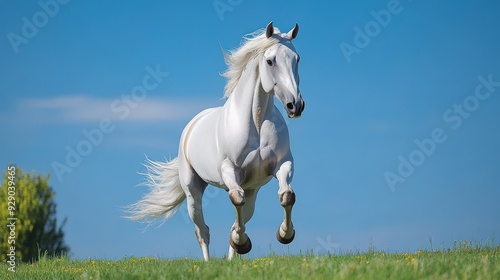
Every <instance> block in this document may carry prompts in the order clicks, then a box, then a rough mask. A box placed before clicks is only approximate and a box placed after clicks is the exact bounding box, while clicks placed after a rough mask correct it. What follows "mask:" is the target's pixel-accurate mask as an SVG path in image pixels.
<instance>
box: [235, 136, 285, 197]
mask: <svg viewBox="0 0 500 280" xmlns="http://www.w3.org/2000/svg"><path fill="white" fill-rule="evenodd" d="M259 136H260V137H259V141H256V142H254V143H252V144H251V145H250V144H249V145H247V147H245V149H244V152H243V154H244V156H243V157H242V162H241V165H240V168H241V170H242V173H243V174H242V175H243V176H242V181H243V184H245V185H248V186H249V187H251V186H259V185H262V184H265V183H267V182H268V181H269V180H270V177H271V176H272V175H273V173H274V170H275V168H276V163H277V162H278V161H279V160H280V159H281V158H282V157H283V149H281V148H280V145H279V144H280V143H279V138H278V137H277V135H273V136H272V137H270V135H269V134H268V135H259Z"/></svg>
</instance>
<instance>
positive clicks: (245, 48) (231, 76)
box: [222, 27, 280, 97]
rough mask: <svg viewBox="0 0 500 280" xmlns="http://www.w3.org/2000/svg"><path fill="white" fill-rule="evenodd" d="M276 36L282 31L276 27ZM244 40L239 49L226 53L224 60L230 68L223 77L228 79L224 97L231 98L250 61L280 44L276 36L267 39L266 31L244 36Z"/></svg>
mask: <svg viewBox="0 0 500 280" xmlns="http://www.w3.org/2000/svg"><path fill="white" fill-rule="evenodd" d="M274 34H280V30H279V29H278V28H276V27H275V28H274ZM243 40H244V41H243V43H242V44H241V46H240V47H239V48H237V49H234V50H231V51H229V53H224V60H225V61H226V64H227V66H228V68H227V70H226V71H225V72H224V73H222V76H223V77H225V78H227V79H228V81H227V83H226V86H225V87H224V97H229V96H230V95H231V93H232V92H233V90H234V89H235V88H236V85H237V84H238V81H239V80H240V77H241V74H242V73H243V70H244V69H245V66H246V64H247V63H248V61H250V59H252V58H254V57H256V56H258V55H259V54H262V53H264V52H265V51H266V50H267V49H268V48H270V47H272V46H274V45H276V44H277V43H278V42H279V38H278V37H276V36H272V37H270V38H267V37H266V34H265V30H264V29H260V30H257V31H255V32H252V33H250V34H247V35H245V36H243Z"/></svg>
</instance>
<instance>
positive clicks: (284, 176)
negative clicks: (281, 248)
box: [275, 160, 295, 244]
mask: <svg viewBox="0 0 500 280" xmlns="http://www.w3.org/2000/svg"><path fill="white" fill-rule="evenodd" d="M275 177H276V179H278V183H279V190H278V196H279V199H280V203H281V206H283V209H284V210H285V217H284V219H283V222H282V223H281V225H280V227H279V229H278V232H276V238H277V239H278V241H279V242H281V243H283V244H288V243H290V242H292V241H293V238H294V237H295V229H294V228H293V223H292V207H293V204H294V203H295V193H294V192H293V190H292V187H291V186H290V184H291V182H292V178H293V161H292V160H287V161H285V162H283V163H282V164H281V165H280V166H279V167H278V169H277V171H276V174H275Z"/></svg>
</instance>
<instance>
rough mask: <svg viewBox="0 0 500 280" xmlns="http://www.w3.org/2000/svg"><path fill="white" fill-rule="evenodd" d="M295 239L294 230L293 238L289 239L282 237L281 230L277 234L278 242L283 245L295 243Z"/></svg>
mask: <svg viewBox="0 0 500 280" xmlns="http://www.w3.org/2000/svg"><path fill="white" fill-rule="evenodd" d="M294 238H295V230H293V234H292V237H290V238H288V239H286V238H283V237H281V235H280V229H279V228H278V231H277V232H276V239H278V241H279V242H280V243H281V244H289V243H291V242H292V241H293V239H294Z"/></svg>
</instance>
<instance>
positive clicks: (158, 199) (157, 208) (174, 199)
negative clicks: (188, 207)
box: [127, 158, 186, 224]
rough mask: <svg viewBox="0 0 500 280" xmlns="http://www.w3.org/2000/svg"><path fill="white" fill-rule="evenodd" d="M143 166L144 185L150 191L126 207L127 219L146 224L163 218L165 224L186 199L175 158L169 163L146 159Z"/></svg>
mask: <svg viewBox="0 0 500 280" xmlns="http://www.w3.org/2000/svg"><path fill="white" fill-rule="evenodd" d="M144 166H145V167H146V168H147V172H146V173H143V175H145V176H146V182H145V183H144V185H146V186H148V187H149V189H150V191H149V193H147V194H146V195H144V196H143V197H142V199H141V200H139V201H138V202H137V203H135V204H132V205H130V206H129V207H128V209H127V212H128V214H129V216H128V217H127V218H129V219H131V220H134V221H139V220H143V221H145V222H147V223H148V224H152V223H153V222H154V221H156V220H157V219H159V218H163V219H162V222H165V221H167V220H168V219H170V218H172V217H173V216H174V215H175V213H177V210H178V209H179V206H181V204H182V202H183V201H184V200H185V199H186V194H185V193H184V191H183V190H182V187H181V183H180V181H179V167H178V163H177V158H175V159H173V160H171V161H170V162H157V161H152V160H150V159H147V162H146V163H145V164H144Z"/></svg>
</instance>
